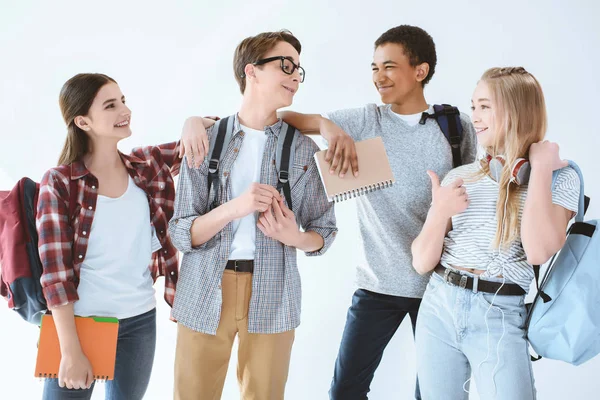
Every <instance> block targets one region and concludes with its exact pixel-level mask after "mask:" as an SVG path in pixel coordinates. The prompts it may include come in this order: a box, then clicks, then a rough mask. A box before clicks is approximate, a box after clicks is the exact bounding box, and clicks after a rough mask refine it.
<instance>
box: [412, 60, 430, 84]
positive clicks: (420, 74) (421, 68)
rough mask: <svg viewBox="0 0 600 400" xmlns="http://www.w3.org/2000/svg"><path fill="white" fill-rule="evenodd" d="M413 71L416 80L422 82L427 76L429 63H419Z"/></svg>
mask: <svg viewBox="0 0 600 400" xmlns="http://www.w3.org/2000/svg"><path fill="white" fill-rule="evenodd" d="M415 72H416V78H417V82H423V80H425V78H427V75H429V64H428V63H421V64H419V65H417V67H416V68H415Z"/></svg>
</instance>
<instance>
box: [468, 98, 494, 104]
mask: <svg viewBox="0 0 600 400" xmlns="http://www.w3.org/2000/svg"><path fill="white" fill-rule="evenodd" d="M477 101H478V102H480V103H481V102H482V101H490V99H486V98H485V97H483V98H480V99H477ZM471 103H473V99H471Z"/></svg>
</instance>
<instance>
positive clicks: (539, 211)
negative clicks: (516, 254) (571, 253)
mask: <svg viewBox="0 0 600 400" xmlns="http://www.w3.org/2000/svg"><path fill="white" fill-rule="evenodd" d="M555 207H556V206H555V205H554V204H553V203H552V171H551V170H549V169H535V168H532V170H531V175H530V178H529V187H528V191H527V198H526V200H525V207H524V209H523V217H522V221H521V243H522V244H523V249H524V250H525V254H527V259H528V260H529V262H530V263H531V264H534V265H540V264H543V263H545V262H546V261H548V259H550V257H552V256H553V255H554V254H555V253H556V252H557V251H558V250H559V249H560V248H561V247H562V245H563V244H564V241H565V238H566V235H565V230H564V228H565V227H564V223H563V221H562V220H561V217H560V214H558V213H557V212H556V210H555Z"/></svg>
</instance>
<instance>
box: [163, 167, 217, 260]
mask: <svg viewBox="0 0 600 400" xmlns="http://www.w3.org/2000/svg"><path fill="white" fill-rule="evenodd" d="M180 165H181V166H180V171H179V183H178V184H177V192H176V195H175V211H174V213H173V218H171V220H170V221H169V235H170V237H171V241H172V242H173V245H174V246H175V247H176V248H177V249H178V250H179V251H181V252H182V253H184V254H185V253H189V252H191V251H194V250H200V249H203V248H205V247H207V246H211V245H212V244H213V242H214V241H215V238H214V237H213V238H212V239H210V240H209V241H208V242H206V243H203V244H202V245H200V246H196V247H192V234H191V228H192V224H193V223H194V220H195V219H196V218H198V217H199V216H201V215H203V214H204V213H205V210H206V204H207V198H208V183H207V182H208V177H207V175H206V173H205V170H206V168H203V167H200V168H199V169H197V168H190V167H188V165H187V162H186V160H185V157H184V160H182V162H181V164H180Z"/></svg>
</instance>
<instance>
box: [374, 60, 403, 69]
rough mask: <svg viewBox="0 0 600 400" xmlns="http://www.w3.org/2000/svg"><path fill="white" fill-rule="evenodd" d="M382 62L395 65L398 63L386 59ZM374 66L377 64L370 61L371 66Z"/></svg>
mask: <svg viewBox="0 0 600 400" xmlns="http://www.w3.org/2000/svg"><path fill="white" fill-rule="evenodd" d="M382 64H383V65H386V64H396V65H397V64H398V63H397V62H396V61H392V60H387V61H384V62H383V63H382ZM376 66H377V64H375V63H374V62H372V63H371V67H376Z"/></svg>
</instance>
